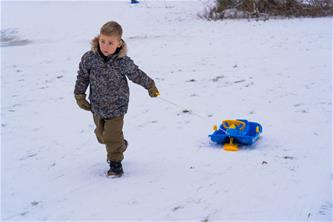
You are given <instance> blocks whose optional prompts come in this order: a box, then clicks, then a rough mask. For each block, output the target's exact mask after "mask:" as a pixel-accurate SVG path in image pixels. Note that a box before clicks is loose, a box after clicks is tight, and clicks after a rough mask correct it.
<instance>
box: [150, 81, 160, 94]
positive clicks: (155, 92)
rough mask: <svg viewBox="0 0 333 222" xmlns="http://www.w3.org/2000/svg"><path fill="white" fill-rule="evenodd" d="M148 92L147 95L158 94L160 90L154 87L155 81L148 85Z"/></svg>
mask: <svg viewBox="0 0 333 222" xmlns="http://www.w3.org/2000/svg"><path fill="white" fill-rule="evenodd" d="M148 92H149V96H150V97H157V96H159V95H160V92H159V91H158V89H157V88H156V85H155V83H152V84H151V85H150V87H149V88H148Z"/></svg>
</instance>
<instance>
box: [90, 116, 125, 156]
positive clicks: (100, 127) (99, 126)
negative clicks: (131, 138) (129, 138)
mask: <svg viewBox="0 0 333 222" xmlns="http://www.w3.org/2000/svg"><path fill="white" fill-rule="evenodd" d="M94 122H95V125H96V129H95V134H96V137H97V140H98V142H99V143H101V144H105V145H106V152H107V160H108V161H117V162H118V161H122V160H123V159H124V154H123V153H124V152H125V150H126V148H127V146H126V144H125V141H124V135H123V124H124V116H120V117H114V118H110V119H102V118H100V117H98V116H97V115H94Z"/></svg>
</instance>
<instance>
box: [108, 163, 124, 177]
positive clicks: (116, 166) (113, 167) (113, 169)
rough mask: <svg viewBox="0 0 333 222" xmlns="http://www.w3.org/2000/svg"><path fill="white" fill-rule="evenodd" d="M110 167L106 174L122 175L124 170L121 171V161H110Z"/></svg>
mask: <svg viewBox="0 0 333 222" xmlns="http://www.w3.org/2000/svg"><path fill="white" fill-rule="evenodd" d="M109 163H110V169H109V171H108V176H118V177H120V176H122V175H123V173H124V171H123V166H122V165H121V162H115V161H110V162H109Z"/></svg>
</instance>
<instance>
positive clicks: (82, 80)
mask: <svg viewBox="0 0 333 222" xmlns="http://www.w3.org/2000/svg"><path fill="white" fill-rule="evenodd" d="M89 73H90V70H89V69H88V68H87V61H86V54H85V55H83V56H82V58H81V62H80V64H79V70H78V72H77V77H76V83H75V89H74V94H75V95H80V94H85V92H86V90H87V88H88V86H89Z"/></svg>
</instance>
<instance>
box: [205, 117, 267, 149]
mask: <svg viewBox="0 0 333 222" xmlns="http://www.w3.org/2000/svg"><path fill="white" fill-rule="evenodd" d="M213 129H214V133H213V134H211V135H209V137H210V138H211V140H212V141H213V142H216V143H218V144H224V145H223V148H224V150H226V151H237V150H238V144H239V145H251V144H253V143H255V142H256V141H257V140H258V139H259V137H260V134H261V133H262V126H261V125H260V124H259V123H256V122H249V121H247V120H244V119H237V120H224V121H223V122H222V124H221V125H220V128H217V125H214V128H213Z"/></svg>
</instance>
